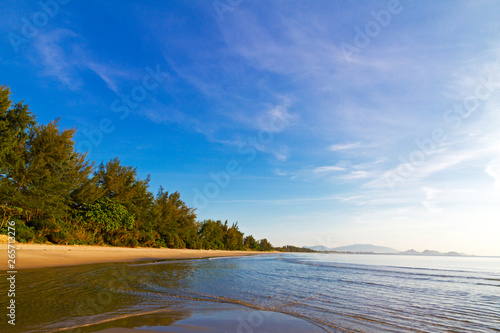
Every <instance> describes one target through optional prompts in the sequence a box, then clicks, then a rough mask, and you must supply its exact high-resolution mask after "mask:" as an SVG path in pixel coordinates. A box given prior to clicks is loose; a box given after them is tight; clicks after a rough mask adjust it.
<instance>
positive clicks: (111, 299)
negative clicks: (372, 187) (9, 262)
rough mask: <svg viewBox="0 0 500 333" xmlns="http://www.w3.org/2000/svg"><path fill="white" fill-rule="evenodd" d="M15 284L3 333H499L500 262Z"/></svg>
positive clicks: (265, 264)
mask: <svg viewBox="0 0 500 333" xmlns="http://www.w3.org/2000/svg"><path fill="white" fill-rule="evenodd" d="M4 276H5V275H4ZM16 278H17V280H16V284H17V289H16V325H15V326H13V325H8V324H7V323H6V322H7V320H6V318H5V316H4V318H3V321H2V323H1V325H2V326H0V331H1V332H59V331H65V332H93V331H98V330H103V329H108V328H112V327H127V328H136V329H148V330H153V331H161V332H189V331H193V332H203V330H200V327H204V325H206V327H207V331H210V332H216V331H220V332H245V333H250V332H251V333H253V332H295V331H297V332H466V333H471V332H500V257H444V256H405V255H375V254H373V255H371V254H324V253H272V254H263V255H257V256H246V257H230V258H210V259H196V260H166V261H151V262H135V263H115V264H95V265H85V266H73V267H61V268H51V269H33V270H25V271H19V272H18V274H17V277H16ZM7 289H8V284H7V281H6V279H5V278H2V279H1V281H0V290H3V293H4V294H6V290H7ZM2 299H6V297H5V298H4V297H3V296H2ZM7 305H8V304H7V303H6V302H5V301H3V308H4V309H5V307H6V306H7ZM210 327H211V328H210ZM139 332H140V331H139Z"/></svg>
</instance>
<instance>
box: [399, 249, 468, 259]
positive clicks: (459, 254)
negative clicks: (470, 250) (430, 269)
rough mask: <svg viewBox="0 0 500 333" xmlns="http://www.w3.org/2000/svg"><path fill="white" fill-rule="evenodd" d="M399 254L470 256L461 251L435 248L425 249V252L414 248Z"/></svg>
mask: <svg viewBox="0 0 500 333" xmlns="http://www.w3.org/2000/svg"><path fill="white" fill-rule="evenodd" d="M399 254H405V255H410V256H449V257H463V256H468V255H467V254H465V253H460V252H455V251H450V252H439V251H434V250H425V251H423V252H418V251H415V250H414V249H411V250H408V251H404V252H399Z"/></svg>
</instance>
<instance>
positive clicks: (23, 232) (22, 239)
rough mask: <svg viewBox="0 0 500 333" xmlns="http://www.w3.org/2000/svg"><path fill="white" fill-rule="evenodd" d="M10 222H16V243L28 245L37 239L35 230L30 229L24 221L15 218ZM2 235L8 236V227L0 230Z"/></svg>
mask: <svg viewBox="0 0 500 333" xmlns="http://www.w3.org/2000/svg"><path fill="white" fill-rule="evenodd" d="M10 221H15V222H16V224H15V231H16V241H18V242H19V243H28V242H31V241H32V240H33V238H34V237H35V228H33V227H28V226H27V225H26V223H24V221H22V220H20V219H17V218H14V219H11V220H10ZM0 234H3V235H8V225H7V224H6V225H5V226H3V227H2V228H0Z"/></svg>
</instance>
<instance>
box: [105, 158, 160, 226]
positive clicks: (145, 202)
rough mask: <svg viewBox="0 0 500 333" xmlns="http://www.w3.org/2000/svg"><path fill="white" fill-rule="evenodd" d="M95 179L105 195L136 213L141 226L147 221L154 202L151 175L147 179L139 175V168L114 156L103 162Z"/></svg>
mask: <svg viewBox="0 0 500 333" xmlns="http://www.w3.org/2000/svg"><path fill="white" fill-rule="evenodd" d="M95 181H96V182H97V184H98V186H100V187H101V189H102V191H103V195H104V196H106V197H108V198H110V199H113V200H115V201H117V202H119V203H121V204H122V205H124V206H125V208H127V210H128V211H129V212H131V213H132V214H134V215H135V216H136V219H137V223H138V224H139V226H141V225H142V224H144V223H146V222H147V217H148V215H149V214H148V213H149V210H150V209H151V206H152V204H153V195H152V194H151V192H149V191H148V184H149V175H148V176H147V178H146V179H145V180H141V179H139V178H138V177H137V168H133V167H126V166H122V165H121V164H120V160H119V159H118V158H114V159H112V160H111V161H109V162H108V163H107V164H104V163H101V165H100V166H99V168H98V169H97V171H96V172H95Z"/></svg>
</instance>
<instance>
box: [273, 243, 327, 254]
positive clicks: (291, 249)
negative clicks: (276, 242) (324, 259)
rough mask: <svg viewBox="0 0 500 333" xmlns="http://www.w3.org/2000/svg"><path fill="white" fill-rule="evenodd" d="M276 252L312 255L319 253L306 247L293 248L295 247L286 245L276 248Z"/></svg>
mask: <svg viewBox="0 0 500 333" xmlns="http://www.w3.org/2000/svg"><path fill="white" fill-rule="evenodd" d="M275 250H276V251H279V252H311V253H312V252H318V251H315V250H312V249H308V248H305V247H297V246H293V245H285V246H282V247H277V248H275Z"/></svg>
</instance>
